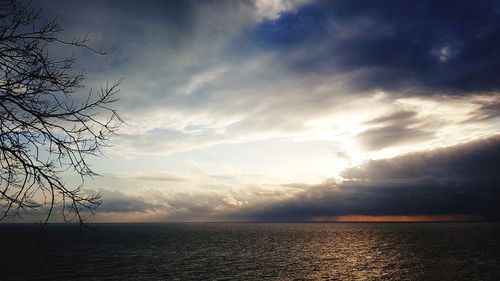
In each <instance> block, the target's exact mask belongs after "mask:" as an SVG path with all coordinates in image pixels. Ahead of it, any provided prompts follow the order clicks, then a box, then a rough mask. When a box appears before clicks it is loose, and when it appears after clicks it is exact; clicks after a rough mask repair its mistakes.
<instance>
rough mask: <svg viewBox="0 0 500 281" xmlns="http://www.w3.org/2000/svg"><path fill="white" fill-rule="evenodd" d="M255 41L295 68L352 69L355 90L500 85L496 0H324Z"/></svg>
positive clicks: (259, 31) (453, 90)
mask: <svg viewBox="0 0 500 281" xmlns="http://www.w3.org/2000/svg"><path fill="white" fill-rule="evenodd" d="M250 38H251V40H252V42H254V44H257V45H258V46H260V47H261V48H264V49H268V50H278V51H279V52H280V54H281V56H282V57H283V60H284V61H285V63H287V64H288V66H289V67H290V69H293V70H294V71H296V72H300V73H304V72H305V73H317V72H324V73H329V74H331V75H334V76H335V74H339V73H353V75H352V77H351V79H352V81H351V83H350V85H351V87H353V88H354V89H355V90H370V89H375V88H379V89H383V90H393V91H394V90H397V91H399V92H409V93H411V94H425V93H431V94H432V93H436V92H439V93H443V92H444V93H447V94H466V93H467V92H469V91H492V90H495V89H498V88H499V86H500V85H499V84H500V82H499V80H498V77H499V75H500V67H499V66H500V53H499V52H498V49H499V47H500V4H499V3H498V1H391V0H389V1H319V2H314V3H312V4H309V5H306V6H303V7H301V8H299V9H298V10H297V11H293V12H290V13H285V14H283V15H282V16H281V17H280V18H278V19H277V20H274V21H271V20H269V21H265V22H263V23H262V24H260V25H259V26H257V27H256V28H255V29H253V30H252V35H251V36H250Z"/></svg>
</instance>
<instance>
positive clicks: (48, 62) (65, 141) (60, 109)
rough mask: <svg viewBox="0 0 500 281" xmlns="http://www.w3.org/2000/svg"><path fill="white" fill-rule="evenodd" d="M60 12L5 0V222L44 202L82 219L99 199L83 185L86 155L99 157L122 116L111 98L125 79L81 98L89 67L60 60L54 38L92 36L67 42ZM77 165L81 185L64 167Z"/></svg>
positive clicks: (1, 79) (0, 73) (0, 168)
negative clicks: (56, 15)
mask: <svg viewBox="0 0 500 281" xmlns="http://www.w3.org/2000/svg"><path fill="white" fill-rule="evenodd" d="M61 31H62V28H61V27H60V26H59V25H58V24H57V22H56V21H55V19H52V20H45V19H44V17H43V14H42V11H41V10H39V9H38V10H30V9H28V8H27V7H24V6H22V5H21V4H19V3H18V2H16V1H9V0H0V221H2V220H4V219H6V218H8V217H20V216H22V215H23V214H24V213H27V212H30V211H33V210H36V209H40V208H44V207H46V208H47V215H46V218H45V221H44V223H47V222H48V220H49V218H50V217H51V216H52V215H53V212H54V210H58V211H59V210H60V211H59V212H61V214H62V217H63V218H64V220H65V221H75V220H76V221H78V222H80V223H81V222H83V221H84V220H85V218H86V217H87V216H88V215H92V214H94V213H95V210H96V208H97V207H98V206H99V205H100V204H101V201H100V194H88V193H86V192H85V191H84V190H83V184H84V181H85V178H87V177H92V176H95V175H97V174H96V173H95V172H94V171H93V170H92V169H91V168H90V166H89V164H88V162H87V157H88V156H101V155H102V150H101V149H102V148H103V147H106V146H107V145H108V141H109V138H110V137H111V136H112V135H114V134H115V133H116V131H117V129H118V128H119V126H120V125H121V124H122V123H123V121H122V120H121V119H120V117H119V116H118V114H117V112H116V110H114V109H113V107H112V104H113V103H114V102H115V101H116V94H117V93H118V91H119V90H118V87H119V85H120V83H121V81H118V82H115V83H112V84H106V85H105V86H102V87H101V88H99V90H98V91H92V90H90V92H89V93H88V94H87V95H85V96H83V97H82V93H81V91H78V90H81V88H82V87H83V84H82V83H83V82H84V80H85V73H84V72H75V58H74V57H66V58H62V59H56V58H54V57H52V56H51V55H50V52H49V47H50V46H52V45H53V44H56V45H65V46H69V47H76V48H85V49H88V50H90V51H92V52H94V53H97V54H101V55H103V54H105V53H106V52H105V51H103V50H101V49H95V48H92V47H91V46H89V45H88V43H89V41H88V39H87V36H84V37H82V38H80V39H74V40H71V41H65V40H62V39H59V38H58V37H57V36H58V33H60V32H61ZM67 172H72V173H76V174H77V175H79V176H80V178H81V184H80V185H79V186H77V187H76V188H69V187H67V185H66V184H65V183H64V182H63V180H62V174H63V173H67Z"/></svg>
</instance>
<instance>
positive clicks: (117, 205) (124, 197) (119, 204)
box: [99, 188, 160, 213]
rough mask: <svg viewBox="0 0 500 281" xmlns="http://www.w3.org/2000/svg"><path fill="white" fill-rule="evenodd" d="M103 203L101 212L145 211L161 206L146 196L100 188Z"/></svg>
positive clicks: (100, 208) (100, 207)
mask: <svg viewBox="0 0 500 281" xmlns="http://www.w3.org/2000/svg"><path fill="white" fill-rule="evenodd" d="M99 192H100V194H101V195H102V197H101V199H102V201H103V203H102V204H101V206H99V212H103V213H133V212H136V213H143V212H149V211H153V210H156V209H158V208H159V207H160V206H159V205H156V204H152V203H149V202H147V201H146V200H145V199H144V198H142V197H140V196H136V195H129V194H126V193H124V192H121V191H116V190H110V189H106V188H100V189H99Z"/></svg>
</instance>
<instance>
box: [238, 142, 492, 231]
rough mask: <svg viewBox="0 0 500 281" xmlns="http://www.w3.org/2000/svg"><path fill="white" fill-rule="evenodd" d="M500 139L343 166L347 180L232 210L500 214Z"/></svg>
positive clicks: (281, 215)
mask: <svg viewBox="0 0 500 281" xmlns="http://www.w3.org/2000/svg"><path fill="white" fill-rule="evenodd" d="M499 160H500V138H498V137H494V138H490V139H487V140H482V141H476V142H471V143H466V144H463V145H457V146H454V147H449V148H442V149H435V150H432V151H428V152H419V153H412V154H408V155H403V156H399V157H395V158H391V159H383V160H372V161H369V162H366V163H364V164H363V165H361V166H360V167H356V168H351V169H348V170H346V171H344V173H343V176H344V177H345V178H346V181H344V182H343V183H340V184H339V183H335V182H325V183H323V184H319V185H310V186H308V187H307V188H306V189H305V190H304V191H303V192H300V193H297V194H296V195H294V196H292V197H291V198H290V199H286V200H280V201H275V202H271V203H269V202H268V203H266V204H262V205H259V206H251V205H250V206H249V207H248V208H246V209H244V210H241V211H238V212H235V213H233V214H231V216H232V217H233V218H236V219H238V218H239V219H248V220H268V221H280V220H292V221H293V220H310V219H312V218H314V217H321V216H341V215H375V216H376V215H478V216H482V217H484V218H485V219H499V214H500V209H499V206H500V189H499V186H500V176H499V174H498V171H497V166H498V165H497V164H498V161H499Z"/></svg>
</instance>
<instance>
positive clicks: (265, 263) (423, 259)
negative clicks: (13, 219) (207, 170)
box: [0, 222, 500, 281]
mask: <svg viewBox="0 0 500 281" xmlns="http://www.w3.org/2000/svg"><path fill="white" fill-rule="evenodd" d="M88 226H89V227H91V228H83V229H80V228H79V227H78V225H74V224H50V225H48V226H47V227H46V229H44V231H43V232H42V233H41V234H39V235H37V233H38V230H39V229H38V226H36V225H33V224H1V225H0V280H16V281H17V280H474V281H477V280H500V224H498V223H457V222H453V223H443V222H439V223H438V222H432V223H143V224H89V225H88ZM37 238H39V239H37Z"/></svg>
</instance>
